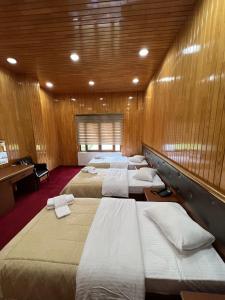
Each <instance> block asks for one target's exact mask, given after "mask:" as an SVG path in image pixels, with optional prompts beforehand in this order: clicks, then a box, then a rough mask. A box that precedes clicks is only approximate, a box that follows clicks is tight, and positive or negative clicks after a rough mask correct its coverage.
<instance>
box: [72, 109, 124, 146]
mask: <svg viewBox="0 0 225 300" xmlns="http://www.w3.org/2000/svg"><path fill="white" fill-rule="evenodd" d="M76 122H77V136H78V143H79V144H80V145H82V144H85V145H91V144H97V145H103V144H109V145H121V144H122V136H123V115H122V114H107V115H100V114H99V115H78V116H76Z"/></svg>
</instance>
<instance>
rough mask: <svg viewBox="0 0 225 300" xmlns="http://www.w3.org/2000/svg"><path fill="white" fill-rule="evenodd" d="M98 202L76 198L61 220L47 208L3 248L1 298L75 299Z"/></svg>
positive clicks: (17, 299) (0, 261)
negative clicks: (81, 262) (84, 253)
mask: <svg viewBox="0 0 225 300" xmlns="http://www.w3.org/2000/svg"><path fill="white" fill-rule="evenodd" d="M99 203H100V199H76V201H75V203H74V204H73V205H71V206H70V208H71V212H72V213H71V215H70V216H67V217H66V218H63V219H60V220H59V219H57V218H56V216H55V212H54V210H51V211H49V210H48V211H47V210H46V209H45V208H44V209H43V210H42V211H41V212H40V213H39V214H38V215H37V216H36V217H35V218H34V219H33V220H32V221H31V222H30V223H29V224H28V225H27V226H26V227H25V228H24V229H23V230H22V231H21V232H20V233H19V234H18V235H17V236H16V237H15V238H14V239H13V240H12V241H11V242H10V243H9V244H8V245H7V246H6V247H5V248H4V249H3V250H2V251H1V252H0V299H4V300H5V299H7V300H8V299H11V300H12V299H16V300H30V299H32V300H43V299H46V300H47V299H48V300H53V299H54V300H58V299H60V300H61V299H67V300H70V299H71V300H72V299H74V295H75V290H74V289H75V288H74V286H75V284H74V278H75V274H76V269H77V266H78V264H79V261H80V257H81V254H82V251H83V246H84V242H85V240H86V237H87V234H88V231H89V227H90V225H91V223H92V220H93V217H94V215H95V212H96V210H97V207H98V205H99ZM3 295H4V297H3Z"/></svg>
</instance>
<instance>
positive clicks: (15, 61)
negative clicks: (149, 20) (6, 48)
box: [6, 57, 17, 65]
mask: <svg viewBox="0 0 225 300" xmlns="http://www.w3.org/2000/svg"><path fill="white" fill-rule="evenodd" d="M6 60H7V62H8V63H9V64H12V65H15V64H17V60H16V59H15V58H13V57H8V58H7V59H6Z"/></svg>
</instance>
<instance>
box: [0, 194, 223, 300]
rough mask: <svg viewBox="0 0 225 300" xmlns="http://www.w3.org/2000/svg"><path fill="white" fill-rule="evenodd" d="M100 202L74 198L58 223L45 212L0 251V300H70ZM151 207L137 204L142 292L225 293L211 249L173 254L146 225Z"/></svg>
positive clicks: (151, 226)
mask: <svg viewBox="0 0 225 300" xmlns="http://www.w3.org/2000/svg"><path fill="white" fill-rule="evenodd" d="M115 200H118V199H115ZM101 201H102V200H101V199H76V200H75V203H74V204H73V205H71V206H70V207H71V211H72V213H71V215H70V216H68V217H66V218H64V219H61V220H58V219H56V217H55V214H54V210H51V211H49V210H46V209H45V208H44V209H43V210H42V211H41V212H40V213H39V214H38V215H37V216H36V217H35V218H34V219H33V220H32V221H31V222H30V223H29V224H28V225H27V226H26V227H25V228H24V229H23V230H22V231H21V232H20V233H19V234H18V235H17V236H16V237H15V238H14V239H13V240H12V241H11V242H10V243H9V244H8V245H7V246H5V248H4V249H3V250H2V251H1V252H0V299H4V300H5V299H9V298H10V299H14V300H28V299H33V300H39V299H48V300H53V299H54V300H58V299H68V300H70V299H71V300H72V299H74V295H75V292H76V287H75V276H76V273H77V269H78V267H79V264H80V260H81V257H82V252H83V248H84V244H85V241H86V238H87V236H88V232H89V229H90V226H91V224H92V226H93V223H92V222H93V220H94V216H95V214H96V211H98V207H99V205H100V203H101ZM127 202H128V201H125V202H124V201H122V203H127ZM151 205H152V202H136V203H135V206H136V211H137V220H138V221H137V226H138V232H140V233H139V234H140V239H139V240H140V243H141V249H142V250H141V251H142V252H141V253H142V257H143V263H144V277H145V289H146V292H151V293H153V292H155V293H160V294H179V293H180V291H181V290H183V289H185V290H198V291H206V292H217V293H218V292H220V293H225V266H224V263H223V261H222V259H221V258H220V257H219V255H218V254H217V253H216V251H215V250H214V248H213V247H209V248H206V249H204V250H200V251H199V252H198V253H197V254H193V255H183V256H182V255H180V254H179V253H177V252H176V251H174V248H173V247H172V245H171V244H169V242H168V241H167V240H166V239H165V237H164V236H163V235H162V234H161V233H160V231H159V230H158V228H157V227H156V225H155V224H154V223H153V222H152V223H151V222H147V220H146V217H145V216H144V214H143V210H144V209H145V208H146V207H150V206H151ZM127 213H128V215H129V210H128V212H127ZM110 216H111V209H110V210H109V215H108V217H110ZM104 219H108V218H104ZM120 219H122V218H121V217H120ZM124 223H129V222H124ZM109 238H110V236H109ZM114 238H115V237H114ZM112 240H113V239H112ZM96 247H97V246H96ZM100 254H101V253H100ZM130 265H132V264H130ZM189 266H191V268H190V267H189ZM3 295H4V296H3Z"/></svg>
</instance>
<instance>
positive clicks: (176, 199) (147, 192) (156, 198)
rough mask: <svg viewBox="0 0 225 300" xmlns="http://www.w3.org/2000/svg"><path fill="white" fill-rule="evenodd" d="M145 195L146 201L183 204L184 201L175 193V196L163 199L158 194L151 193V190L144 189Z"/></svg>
mask: <svg viewBox="0 0 225 300" xmlns="http://www.w3.org/2000/svg"><path fill="white" fill-rule="evenodd" d="M144 194H145V199H146V201H158V202H170V201H171V202H181V201H182V199H181V197H179V196H178V195H177V194H176V193H175V192H174V191H173V194H172V195H170V196H167V197H161V196H159V194H157V193H156V192H153V191H151V189H149V188H144Z"/></svg>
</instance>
